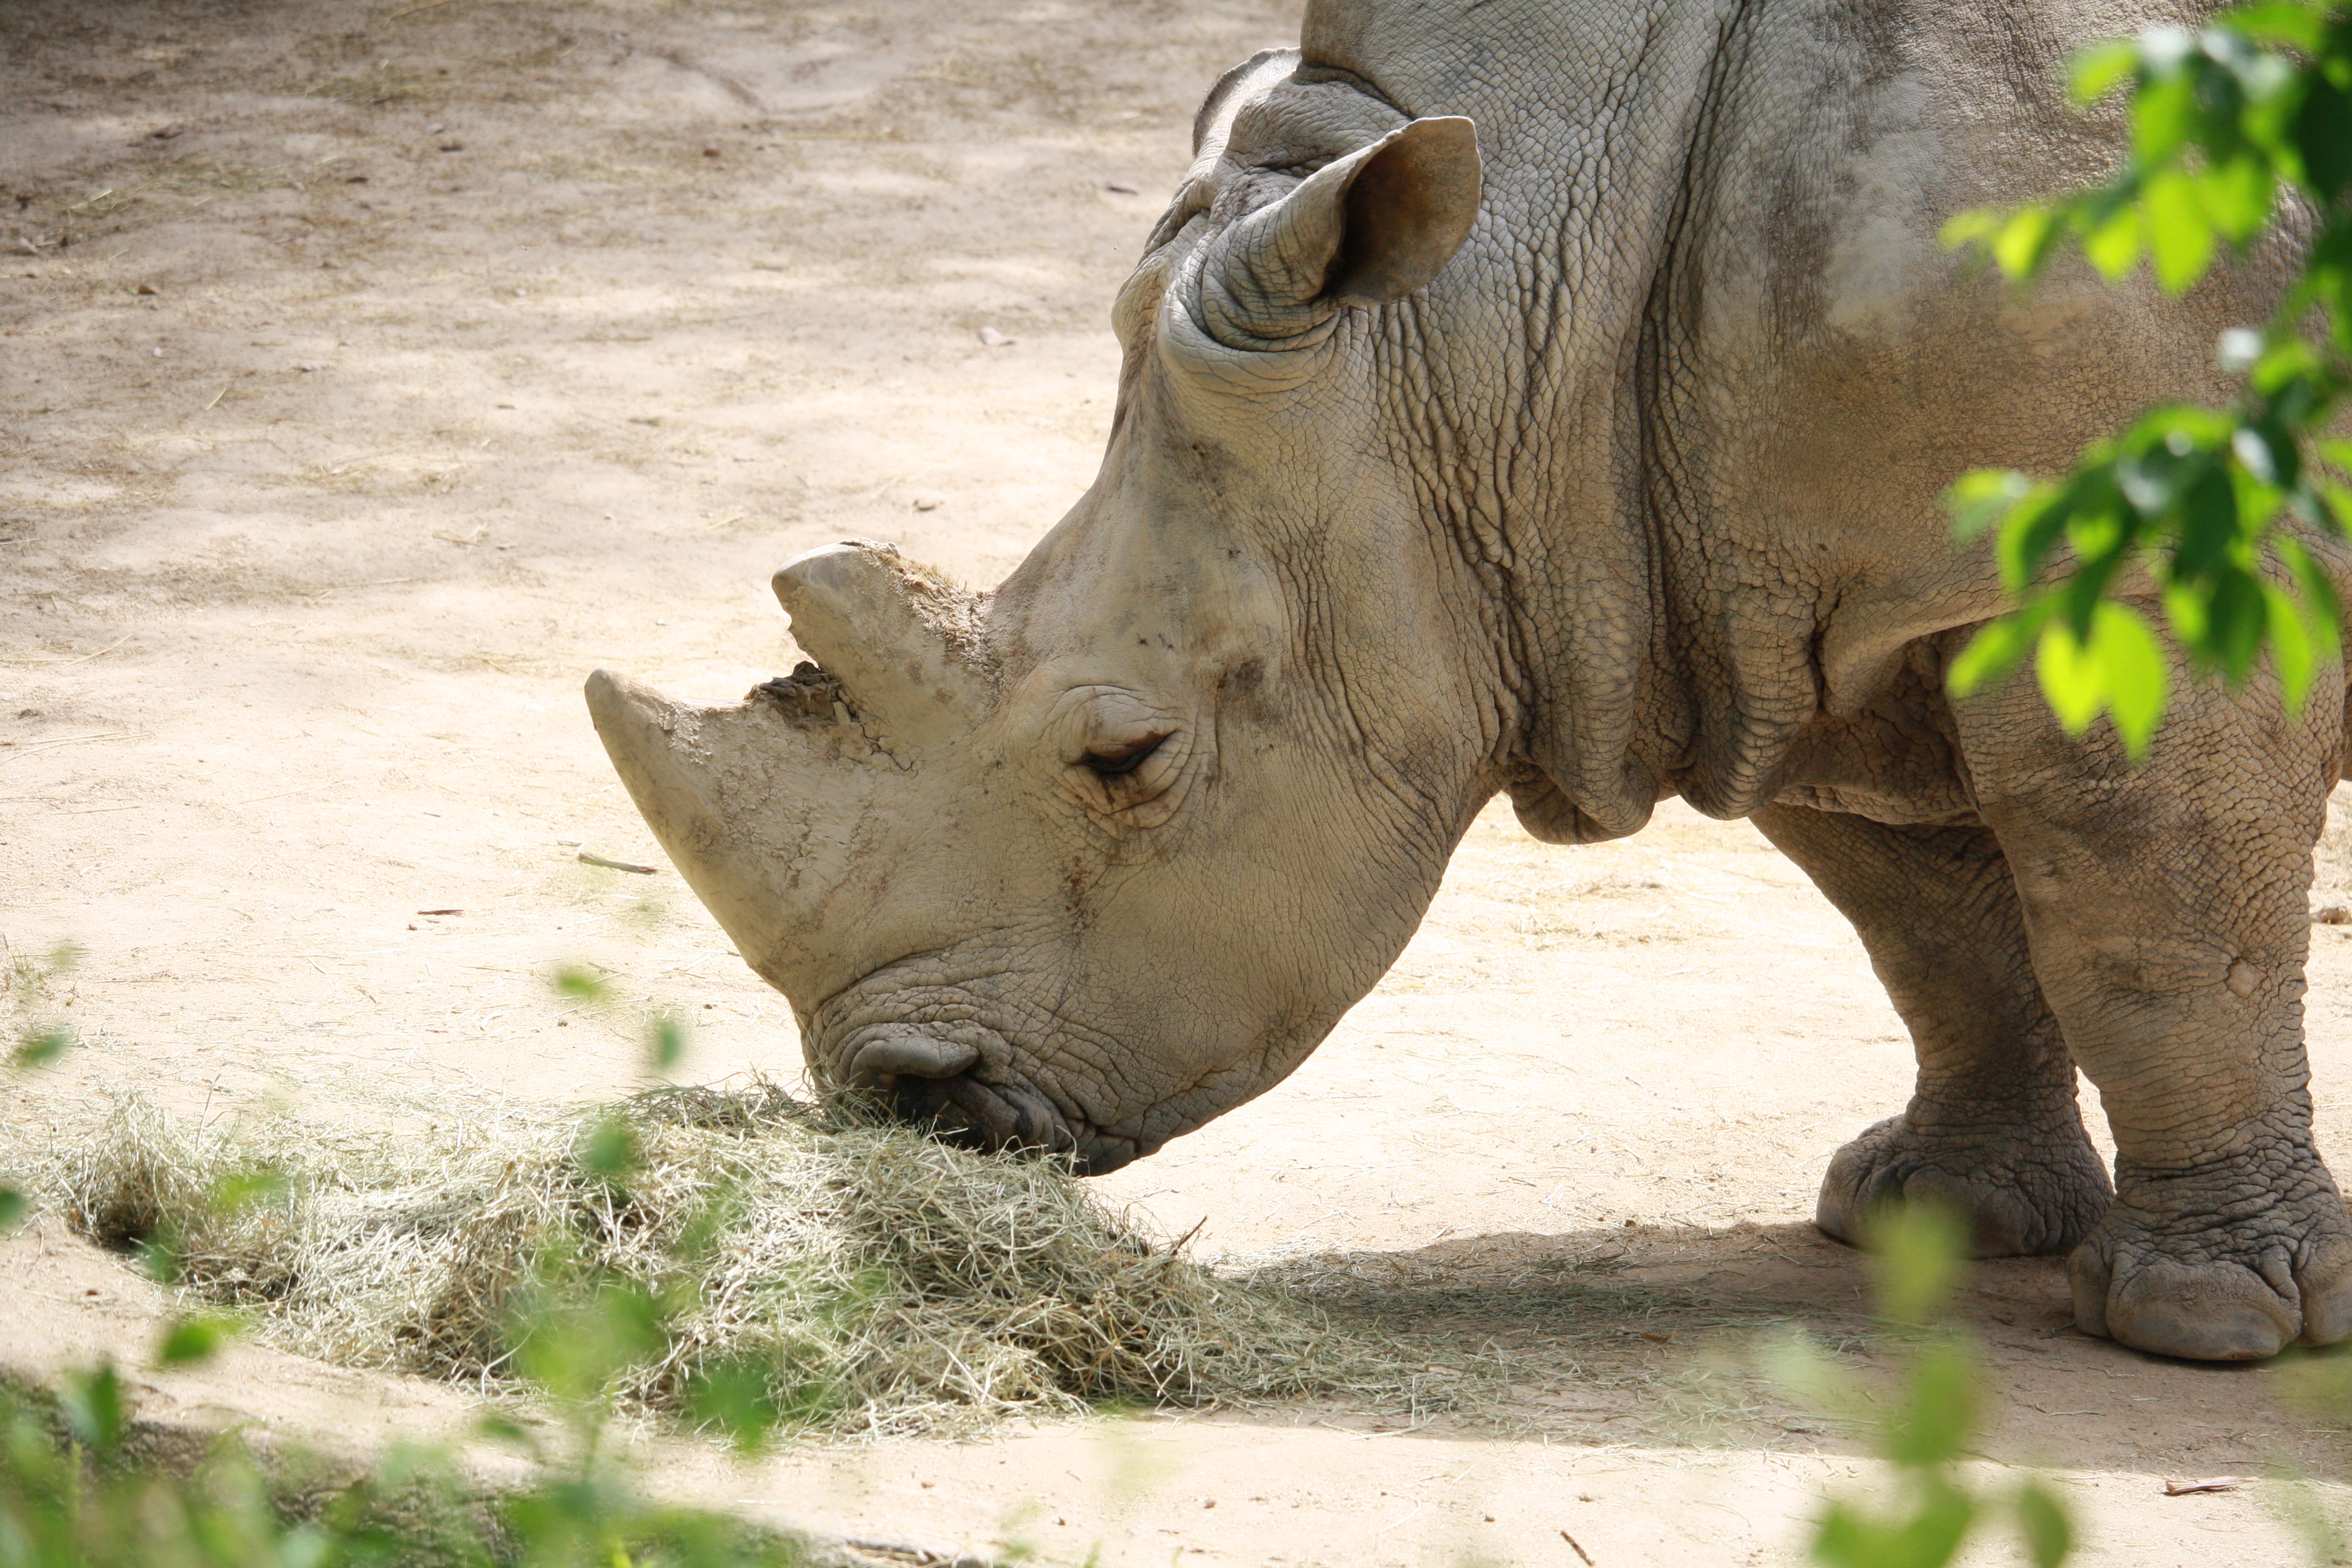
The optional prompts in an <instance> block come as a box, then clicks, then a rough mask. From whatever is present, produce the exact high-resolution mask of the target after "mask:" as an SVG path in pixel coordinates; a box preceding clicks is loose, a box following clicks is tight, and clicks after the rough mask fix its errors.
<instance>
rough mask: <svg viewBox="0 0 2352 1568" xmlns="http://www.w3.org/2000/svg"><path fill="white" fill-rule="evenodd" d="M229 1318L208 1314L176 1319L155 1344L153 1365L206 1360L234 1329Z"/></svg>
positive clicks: (232, 1334)
mask: <svg viewBox="0 0 2352 1568" xmlns="http://www.w3.org/2000/svg"><path fill="white" fill-rule="evenodd" d="M236 1329H237V1324H236V1321H234V1320H232V1319H228V1318H224V1317H220V1316H217V1315H215V1314H211V1313H201V1314H197V1315H194V1316H190V1317H184V1318H178V1319H175V1320H173V1322H172V1323H171V1324H170V1326H168V1327H167V1328H165V1329H164V1331H163V1339H162V1340H160V1341H158V1342H157V1343H156V1345H155V1364H156V1365H157V1366H188V1365H192V1364H194V1363H197V1362H205V1361H210V1360H211V1359H212V1358H213V1357H214V1355H215V1354H216V1353H218V1352H219V1350H220V1348H221V1346H223V1345H224V1344H226V1343H227V1342H228V1341H229V1340H230V1338H231V1337H232V1336H234V1335H235V1333H236Z"/></svg>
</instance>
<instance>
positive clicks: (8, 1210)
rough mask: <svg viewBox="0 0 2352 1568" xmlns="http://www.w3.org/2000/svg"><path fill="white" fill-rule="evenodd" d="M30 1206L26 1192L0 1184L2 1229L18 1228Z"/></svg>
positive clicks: (0, 1221)
mask: <svg viewBox="0 0 2352 1568" xmlns="http://www.w3.org/2000/svg"><path fill="white" fill-rule="evenodd" d="M29 1206H30V1205H27V1204H26V1202H25V1194H22V1193H20V1192H18V1191H17V1190H16V1188H14V1187H5V1186H0V1231H5V1230H14V1229H16V1226H18V1225H20V1224H22V1223H23V1221H24V1218H25V1211H26V1208H28V1207H29Z"/></svg>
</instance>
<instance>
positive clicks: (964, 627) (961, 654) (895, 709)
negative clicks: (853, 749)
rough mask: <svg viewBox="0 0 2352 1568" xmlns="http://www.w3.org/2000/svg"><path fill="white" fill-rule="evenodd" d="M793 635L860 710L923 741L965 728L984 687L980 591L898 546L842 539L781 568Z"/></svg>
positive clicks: (779, 592)
mask: <svg viewBox="0 0 2352 1568" xmlns="http://www.w3.org/2000/svg"><path fill="white" fill-rule="evenodd" d="M775 589H776V597H777V599H779V600H780V601H782V604H783V606H784V613H785V614H786V615H788V616H791V617H792V622H793V640H794V641H796V642H798V643H799V644H800V645H801V647H803V649H804V650H806V651H807V653H808V655H809V657H810V658H814V659H815V660H816V661H817V663H818V664H820V665H822V666H823V667H824V669H825V671H826V673H828V674H830V675H831V676H832V677H833V678H834V679H835V680H838V681H839V682H841V684H842V687H843V688H844V689H845V691H846V692H847V693H848V695H849V698H850V700H852V701H853V702H854V703H855V704H856V706H857V708H858V709H859V710H860V712H861V713H863V714H869V715H871V716H872V717H873V718H875V719H877V720H879V721H881V723H882V725H883V727H884V728H886V729H887V730H889V731H891V732H892V733H893V734H894V735H897V736H900V737H903V738H905V739H907V740H909V741H912V742H916V743H917V744H922V743H925V742H935V741H940V740H944V739H947V738H949V737H950V736H951V735H953V734H955V733H957V732H959V731H961V730H963V729H965V728H968V727H969V726H970V725H971V721H972V719H973V717H974V710H975V709H976V708H977V707H978V705H979V703H980V702H981V701H982V700H983V699H984V698H985V696H986V684H987V683H986V681H985V680H984V679H983V678H982V674H981V672H980V668H979V648H980V611H981V603H982V601H981V600H980V598H979V597H978V596H977V595H972V594H968V593H966V592H964V591H963V590H961V589H960V588H957V587H956V586H954V585H953V584H950V583H949V582H948V581H947V580H946V579H945V578H943V577H940V575H939V574H937V573H934V572H932V571H930V570H929V568H927V567H923V566H919V565H918V564H916V563H913V562H911V561H908V560H907V559H906V557H904V556H902V555H900V554H899V553H898V546H897V545H895V544H877V543H875V542H871V541H869V540H862V539H851V540H845V541H843V542H841V543H839V544H828V545H824V547H822V548H820V549H816V550H812V551H809V552H807V553H805V554H803V555H796V556H794V557H793V559H792V560H790V561H787V562H785V563H783V565H782V566H781V567H779V568H777V571H776V576H775Z"/></svg>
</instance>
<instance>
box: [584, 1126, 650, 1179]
mask: <svg viewBox="0 0 2352 1568" xmlns="http://www.w3.org/2000/svg"><path fill="white" fill-rule="evenodd" d="M579 1157H580V1165H581V1168H582V1169H583V1170H584V1171H586V1172H587V1173H589V1174H590V1175H592V1176H593V1177H595V1178H596V1179H597V1180H599V1181H602V1182H617V1181H619V1180H620V1179H621V1178H622V1177H624V1176H625V1175H627V1174H628V1173H630V1172H632V1171H634V1170H635V1169H636V1168H637V1164H638V1158H639V1151H638V1145H637V1130H636V1129H635V1128H634V1127H632V1126H630V1125H629V1123H628V1122H627V1121H625V1120H624V1119H623V1118H622V1117H620V1116H617V1115H607V1116H604V1117H602V1118H600V1119H599V1120H598V1121H596V1122H595V1123H594V1124H593V1125H592V1126H591V1127H590V1128H589V1129H588V1130H587V1131H586V1132H584V1133H583V1134H582V1135H581V1139H580V1144H579Z"/></svg>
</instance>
